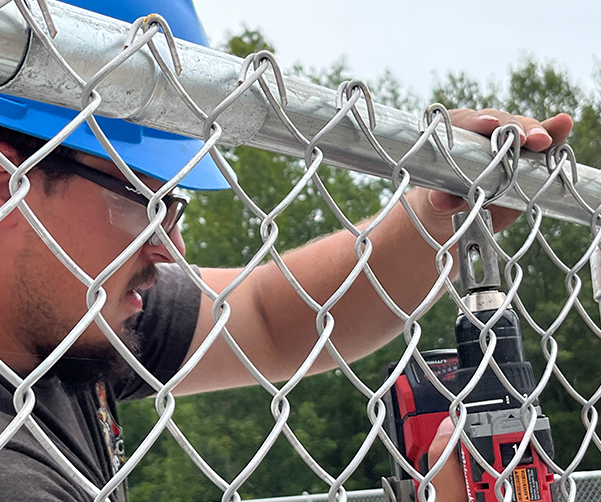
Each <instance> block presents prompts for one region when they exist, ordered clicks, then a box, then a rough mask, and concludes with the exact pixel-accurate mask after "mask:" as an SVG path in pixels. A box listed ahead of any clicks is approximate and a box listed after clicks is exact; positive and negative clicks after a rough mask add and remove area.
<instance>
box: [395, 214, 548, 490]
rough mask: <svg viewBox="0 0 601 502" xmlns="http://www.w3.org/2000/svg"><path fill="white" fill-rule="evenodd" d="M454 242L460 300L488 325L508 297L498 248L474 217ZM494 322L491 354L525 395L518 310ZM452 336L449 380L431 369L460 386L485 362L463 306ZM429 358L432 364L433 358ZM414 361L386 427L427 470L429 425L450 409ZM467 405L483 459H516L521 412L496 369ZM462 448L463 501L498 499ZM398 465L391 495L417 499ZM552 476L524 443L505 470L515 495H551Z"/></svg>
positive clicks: (530, 383)
mask: <svg viewBox="0 0 601 502" xmlns="http://www.w3.org/2000/svg"><path fill="white" fill-rule="evenodd" d="M467 214H468V213H465V212H464V213H458V214H456V215H455V216H454V219H453V223H454V225H455V228H456V229H457V228H459V226H460V225H461V224H462V223H463V222H464V221H465V219H466V217H467ZM481 214H482V216H483V219H484V221H485V223H486V225H487V226H488V228H489V230H491V231H492V224H491V218H490V213H489V211H486V210H484V211H482V213H481ZM458 245H459V249H458V253H459V269H460V276H461V281H462V285H463V287H464V288H465V290H466V291H467V295H466V296H465V297H464V298H463V302H464V304H465V305H466V306H467V308H468V309H469V310H470V312H471V313H472V314H473V315H474V317H476V318H477V319H478V320H479V321H481V322H482V324H485V323H486V322H487V321H488V320H490V319H491V317H492V316H493V315H494V314H496V313H497V310H498V308H499V307H500V306H501V305H502V303H503V301H504V300H505V294H504V293H502V292H500V291H499V288H500V285H501V281H500V277H499V268H498V264H497V256H496V252H495V250H494V247H493V246H492V244H491V243H490V242H489V241H488V240H487V238H486V236H485V234H484V232H483V231H482V229H481V228H480V227H479V225H478V224H477V222H476V221H474V222H473V224H472V225H471V226H470V227H469V228H468V230H467V232H466V233H465V234H464V235H463V236H462V237H461V239H460V240H459V244H458ZM476 265H480V270H477V266H476ZM492 329H493V331H494V333H495V335H496V338H497V345H496V347H495V350H494V353H493V357H494V359H495V361H496V362H497V364H498V365H499V367H500V368H501V370H502V371H503V373H504V375H505V376H506V377H507V379H508V380H509V381H510V382H511V384H512V385H513V386H514V388H515V389H517V390H518V391H519V392H520V394H522V395H525V394H530V393H531V392H532V391H533V390H534V388H535V386H536V383H535V379H534V374H533V371H532V366H531V364H530V363H529V362H528V361H526V359H525V356H524V347H523V340H522V331H521V327H520V323H519V319H518V317H517V315H516V313H515V311H514V310H513V309H512V308H510V307H509V308H507V309H506V310H505V311H504V312H503V315H502V316H501V317H500V318H499V320H498V321H497V322H496V323H495V324H494V326H493V328H492ZM455 337H456V341H457V351H456V358H457V359H456V360H455V363H454V364H455V366H454V369H453V370H452V371H449V372H448V373H447V374H446V375H443V377H445V376H446V380H445V378H441V374H440V373H439V372H438V371H436V368H435V367H434V368H433V369H434V370H435V371H434V373H435V374H436V375H437V376H438V377H439V379H441V380H442V381H443V383H444V384H445V385H446V386H447V387H448V388H449V389H450V390H452V391H453V392H454V393H457V392H459V391H461V390H462V389H463V388H464V387H465V385H466V384H467V383H468V382H469V380H470V379H471V378H472V376H473V375H474V373H475V371H476V368H477V366H478V364H479V363H480V362H481V361H482V357H483V352H482V348H481V346H480V328H477V327H476V326H474V324H473V323H472V322H471V321H470V320H469V319H468V317H467V316H466V315H465V314H464V313H463V312H461V311H460V313H459V316H458V318H457V320H456V322H455ZM489 339H490V337H489ZM451 354H452V353H451V352H449V353H448V356H449V357H451ZM423 355H424V358H425V359H426V361H427V362H428V361H430V360H434V361H436V359H437V358H438V359H440V357H438V356H439V355H440V354H436V352H433V353H427V352H424V353H423ZM428 364H429V365H430V367H433V365H432V364H430V362H428ZM416 366H417V363H415V362H413V364H409V365H408V366H407V369H406V371H405V372H404V374H403V375H401V376H400V377H399V379H398V380H397V382H396V383H395V386H394V387H393V389H392V391H391V393H390V394H391V395H390V398H389V403H388V404H389V405H390V407H389V409H391V410H392V413H391V414H390V415H389V430H392V429H394V434H393V438H394V437H395V436H396V438H397V440H398V441H397V443H398V445H399V449H400V451H401V453H403V454H404V455H406V457H407V458H408V459H409V461H410V462H411V463H412V464H413V465H414V467H415V468H416V469H418V470H419V471H420V472H421V473H422V474H425V473H426V472H427V456H426V454H427V448H428V446H429V444H430V443H431V441H432V439H433V437H434V434H435V432H436V429H434V428H433V427H434V425H433V424H434V423H436V427H437V426H438V424H440V422H441V421H442V419H443V418H444V417H446V416H448V408H449V402H448V401H447V400H446V399H445V398H444V397H443V396H442V395H440V393H438V391H437V390H436V389H435V388H434V386H433V385H432V384H431V383H430V382H427V384H426V383H424V382H421V384H420V383H417V384H416V379H415V378H414V377H415V375H416V374H417V375H418V376H419V374H420V372H421V370H420V372H417V373H416V371H417V370H416V368H415V367H416ZM434 366H435V365H434ZM447 367H450V366H449V365H447ZM421 375H423V372H421ZM433 393H434V394H436V395H438V397H437V398H435V399H434V398H431V399H433V401H432V405H431V406H430V408H428V409H426V408H423V407H418V406H417V405H416V406H413V405H412V403H420V402H422V400H423V397H424V396H425V395H427V394H430V395H433ZM443 404H446V408H445V410H444V411H446V413H441V411H443V410H442V406H443ZM464 404H465V407H466V408H467V412H468V415H467V421H466V424H465V428H464V430H465V433H466V434H467V436H468V437H469V438H470V440H471V442H472V443H473V444H474V446H475V447H476V448H477V450H478V451H479V452H480V454H481V455H482V456H483V457H484V459H485V460H486V461H487V462H488V463H489V464H490V465H492V466H493V467H494V468H495V469H496V470H497V471H498V472H501V471H503V470H504V469H505V467H507V465H509V463H510V462H511V460H512V459H513V457H514V455H515V453H516V451H517V449H518V447H519V444H520V441H521V439H522V438H523V436H524V432H525V428H524V426H523V424H522V421H521V418H520V416H521V415H520V405H521V403H520V402H519V401H517V400H516V399H515V398H514V397H513V396H511V395H510V393H509V392H508V391H507V390H506V389H505V387H504V386H503V385H502V384H501V382H500V381H499V379H498V378H497V376H496V375H495V373H494V372H493V370H492V369H491V368H490V367H488V368H487V369H486V371H485V372H484V374H483V376H482V378H481V379H480V380H479V381H478V383H477V384H476V386H475V388H474V389H473V391H472V392H471V393H470V394H469V396H468V397H467V398H466V399H465V400H464ZM534 406H535V409H536V413H537V419H536V424H535V429H534V436H535V437H536V438H537V440H538V442H539V443H540V445H541V446H542V448H543V449H544V451H545V452H546V453H547V455H549V457H550V458H553V455H554V449H553V441H552V438H551V430H550V426H549V420H548V418H547V417H545V416H544V415H543V414H542V411H541V409H540V406H539V405H538V402H535V403H534ZM434 410H435V411H434ZM432 431H433V432H432ZM459 455H460V460H461V462H462V464H463V471H464V474H465V481H466V487H467V493H468V500H469V501H470V502H472V501H475V502H496V501H497V497H496V495H495V490H494V487H495V481H496V479H495V478H494V477H493V476H491V475H490V474H489V473H488V472H486V471H485V470H484V469H483V468H482V467H481V466H480V465H479V464H478V462H477V461H476V460H475V459H474V458H472V456H471V454H470V452H469V450H468V449H467V447H466V446H465V445H463V444H461V446H460V451H459ZM399 470H401V469H399V468H398V466H397V472H396V477H394V478H392V479H391V480H389V484H392V486H393V487H394V491H395V492H396V497H395V498H396V499H397V500H400V501H408V500H415V492H413V493H412V494H407V491H408V489H409V488H412V486H411V485H410V484H409V483H407V481H406V480H407V478H409V476H408V474H406V473H404V472H400V473H399ZM401 471H402V470H401ZM553 480H554V476H553V473H552V472H551V471H550V470H549V468H548V467H547V465H546V464H545V463H544V462H543V461H542V459H541V458H540V456H539V454H538V453H537V451H536V450H535V448H534V446H533V445H532V444H530V445H528V448H527V449H526V452H525V454H524V455H523V456H522V458H521V460H520V462H519V464H518V465H517V467H515V468H514V470H513V472H512V475H511V476H510V477H509V481H510V482H511V483H512V488H513V501H514V502H527V501H534V500H540V501H543V502H551V501H552V500H553V498H552V492H551V484H552V483H553ZM390 481H392V483H390Z"/></svg>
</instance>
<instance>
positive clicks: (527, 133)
mask: <svg viewBox="0 0 601 502" xmlns="http://www.w3.org/2000/svg"><path fill="white" fill-rule="evenodd" d="M449 115H450V117H451V122H452V124H453V125H454V126H456V127H461V128H462V129H466V130H468V131H473V132H477V133H479V134H483V135H485V136H490V135H491V134H492V132H493V131H494V130H495V129H496V128H497V127H502V126H504V125H507V124H515V125H517V126H518V128H519V130H520V144H521V145H522V146H523V147H524V148H527V149H529V150H532V151H534V152H542V151H544V150H546V149H547V148H549V147H551V146H555V145H560V144H561V143H563V142H564V141H565V140H566V139H567V137H568V136H569V135H570V132H571V131H572V126H573V122H572V119H571V117H570V116H569V115H567V114H565V113H560V114H559V115H556V116H555V117H552V118H550V119H547V120H544V121H543V122H539V121H538V120H535V119H531V118H528V117H523V116H521V115H511V114H510V113H507V112H501V111H498V110H492V109H487V110H482V111H474V110H469V109H464V110H450V111H449ZM412 205H413V208H414V210H415V211H416V213H417V215H418V216H419V217H420V220H421V221H422V223H424V225H425V226H426V228H427V229H428V231H429V232H430V233H431V234H432V235H433V236H434V237H438V238H439V242H441V239H442V240H446V239H448V238H449V237H450V236H451V235H452V233H453V228H452V224H451V215H453V214H455V213H457V212H459V211H463V210H466V209H468V205H467V203H466V202H465V201H464V200H463V199H462V198H461V197H457V196H455V195H451V194H448V193H444V192H438V191H435V190H428V189H425V188H417V189H416V193H415V194H414V199H413V201H412ZM489 209H490V211H491V212H492V216H493V225H494V228H495V231H496V232H498V231H500V230H502V229H504V228H506V227H508V226H509V225H511V223H513V222H514V221H515V220H516V218H517V217H518V216H519V214H520V213H519V211H516V210H513V209H507V208H503V207H498V206H490V207H489Z"/></svg>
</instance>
